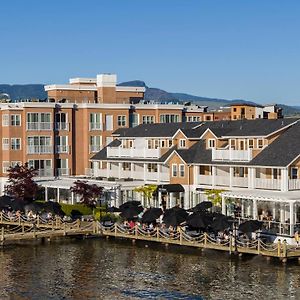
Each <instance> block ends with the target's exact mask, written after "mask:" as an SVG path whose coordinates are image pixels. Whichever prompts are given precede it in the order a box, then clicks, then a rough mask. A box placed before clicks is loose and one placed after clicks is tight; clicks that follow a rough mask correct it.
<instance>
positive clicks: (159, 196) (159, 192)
mask: <svg viewBox="0 0 300 300" xmlns="http://www.w3.org/2000/svg"><path fill="white" fill-rule="evenodd" d="M161 201H162V197H161V191H160V190H159V191H158V205H157V207H160V205H161Z"/></svg>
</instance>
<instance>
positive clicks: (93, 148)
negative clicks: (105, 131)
mask: <svg viewBox="0 0 300 300" xmlns="http://www.w3.org/2000/svg"><path fill="white" fill-rule="evenodd" d="M101 145H102V137H101V136H100V135H95V136H90V153H94V152H98V151H100V150H101Z"/></svg>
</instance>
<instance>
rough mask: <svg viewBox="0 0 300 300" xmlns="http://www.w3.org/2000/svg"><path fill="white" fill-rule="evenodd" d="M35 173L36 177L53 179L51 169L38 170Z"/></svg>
mask: <svg viewBox="0 0 300 300" xmlns="http://www.w3.org/2000/svg"><path fill="white" fill-rule="evenodd" d="M36 172H37V176H38V177H53V169H38V170H37V171H36Z"/></svg>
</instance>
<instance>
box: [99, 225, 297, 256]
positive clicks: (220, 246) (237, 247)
mask: <svg viewBox="0 0 300 300" xmlns="http://www.w3.org/2000/svg"><path fill="white" fill-rule="evenodd" d="M100 228H101V233H102V235H103V236H112V237H116V238H125V239H131V240H142V241H149V242H157V243H163V244H173V245H179V246H181V245H182V246H188V247H194V248H203V249H212V250H219V251H226V252H229V253H241V254H252V255H261V256H266V257H275V258H279V259H281V260H283V261H286V260H287V259H288V258H300V248H296V247H294V246H289V245H287V244H286V242H285V241H282V242H278V243H276V244H265V243H263V242H262V241H261V240H260V239H257V240H254V241H251V242H248V243H243V242H240V241H238V240H236V241H235V240H234V238H233V237H230V238H229V240H227V241H218V240H215V239H214V238H212V237H210V236H209V235H208V234H207V233H204V234H201V235H199V236H197V237H193V236H190V235H188V234H186V233H185V232H184V231H183V230H179V231H178V232H176V233H174V234H172V235H170V234H167V233H166V232H165V231H163V230H161V229H159V228H156V229H154V230H152V231H149V232H148V231H144V230H142V229H141V228H139V227H137V226H136V227H135V228H134V229H131V230H128V229H124V228H123V227H122V226H120V225H119V224H114V225H112V226H111V227H104V226H102V225H100Z"/></svg>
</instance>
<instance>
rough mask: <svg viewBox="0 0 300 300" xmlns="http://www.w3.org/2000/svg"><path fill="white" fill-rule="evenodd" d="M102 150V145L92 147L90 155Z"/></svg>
mask: <svg viewBox="0 0 300 300" xmlns="http://www.w3.org/2000/svg"><path fill="white" fill-rule="evenodd" d="M101 149H102V146H100V145H90V153H96V152H99V151H100V150H101Z"/></svg>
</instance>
